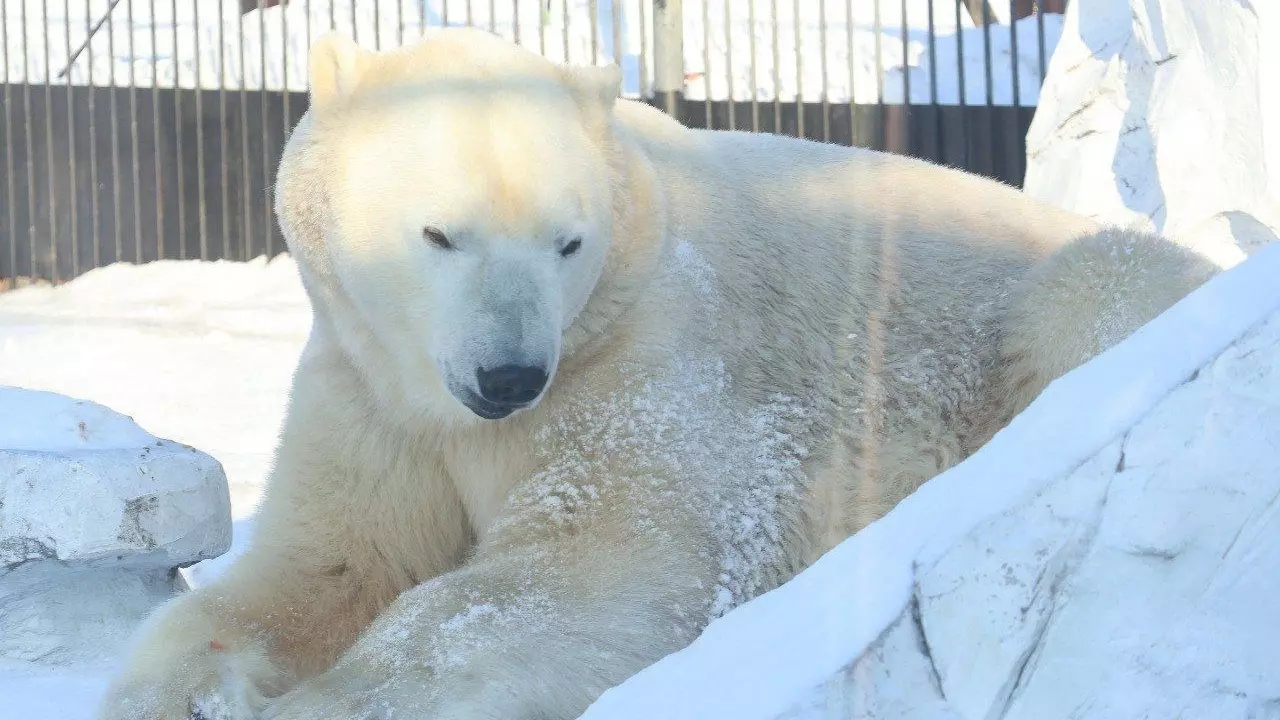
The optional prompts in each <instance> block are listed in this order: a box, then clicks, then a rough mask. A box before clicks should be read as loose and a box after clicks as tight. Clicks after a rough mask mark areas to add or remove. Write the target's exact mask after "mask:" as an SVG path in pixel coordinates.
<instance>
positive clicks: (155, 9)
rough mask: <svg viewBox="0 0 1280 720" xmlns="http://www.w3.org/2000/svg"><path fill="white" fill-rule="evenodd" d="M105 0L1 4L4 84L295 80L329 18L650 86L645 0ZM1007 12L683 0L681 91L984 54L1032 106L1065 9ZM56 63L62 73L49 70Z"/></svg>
mask: <svg viewBox="0 0 1280 720" xmlns="http://www.w3.org/2000/svg"><path fill="white" fill-rule="evenodd" d="M110 1H111V0H82V1H80V2H74V3H58V2H53V3H49V2H46V1H45V0H4V10H5V12H6V24H5V30H6V33H5V41H6V42H5V44H4V46H3V50H4V51H5V56H4V57H5V60H6V65H7V69H8V76H7V77H8V80H9V82H23V81H26V82H33V83H41V82H44V81H45V79H46V78H48V77H50V71H52V75H53V76H54V78H55V79H54V83H55V85H61V84H62V83H63V82H68V81H69V82H70V83H72V84H76V85H84V84H93V85H122V86H123V85H129V84H130V83H132V84H135V85H138V86H139V87H144V88H149V87H152V86H153V85H158V86H159V87H175V86H176V87H187V88H194V87H203V88H230V89H239V88H247V89H251V90H257V89H264V88H265V89H270V90H280V89H284V88H288V89H290V90H294V91H303V90H305V89H306V76H307V67H306V66H307V48H308V47H309V46H310V43H311V40H312V39H313V38H314V37H316V36H318V35H319V34H321V33H323V32H326V31H327V30H329V29H330V28H337V29H338V30H341V31H343V32H345V33H348V34H350V35H352V36H353V37H355V38H356V39H357V41H358V42H360V43H361V44H362V45H365V46H367V47H370V48H383V49H386V48H391V47H396V46H398V45H401V44H403V43H405V42H406V41H412V40H413V39H414V38H416V37H417V36H419V35H420V34H421V33H422V31H423V29H424V28H427V27H438V26H440V25H443V24H446V23H447V24H450V25H461V24H474V25H477V26H479V27H484V28H489V29H492V30H493V31H495V32H498V33H500V34H502V35H503V36H505V37H508V38H510V39H512V40H516V41H518V42H520V43H521V44H523V45H525V46H526V47H529V48H530V49H533V50H536V51H538V52H540V53H542V54H544V55H546V56H548V57H550V58H551V59H553V60H555V61H557V62H564V61H571V62H576V63H609V62H616V63H618V64H619V65H620V66H621V67H622V69H623V75H624V94H625V95H628V96H635V95H638V94H640V92H641V88H642V87H644V88H646V89H648V88H649V86H650V84H651V81H652V78H653V76H654V53H653V47H654V41H653V17H652V11H651V3H650V2H649V0H631V1H629V2H616V3H615V2H612V1H611V0H568V1H567V2H563V3H562V2H554V3H550V10H549V11H547V12H544V9H543V8H542V7H540V6H542V5H543V3H541V2H519V3H511V2H501V3H493V2H484V1H483V0H471V2H467V1H466V0H410V1H408V2H406V0H373V1H366V0H361V1H360V2H358V3H356V2H353V0H291V1H290V2H289V4H288V5H287V6H285V7H280V6H276V7H272V8H268V9H266V10H262V11H253V12H250V13H248V14H246V15H243V16H241V14H240V10H239V5H240V4H239V2H235V1H232V0H218V1H217V2H213V1H211V0H206V1H202V2H194V3H193V2H183V3H166V2H160V3H157V2H155V0H125V1H124V2H120V3H119V4H118V5H117V6H115V10H114V11H111V12H110V13H108V7H109V5H110ZM999 4H1000V3H996V5H999ZM775 9H776V11H777V19H776V22H775V20H774V16H773V12H774V10H775ZM593 10H594V15H593ZM931 12H932V15H931ZM1007 15H1008V13H1007V8H1005V11H1004V12H1003V13H997V15H996V18H997V19H1000V22H1001V23H1003V24H1002V25H993V26H991V28H990V30H989V32H987V33H984V32H983V30H982V29H981V28H975V27H974V24H973V21H972V20H971V19H970V17H969V14H968V11H967V10H961V11H960V12H957V5H956V3H955V1H954V0H951V1H948V0H907V1H906V2H902V1H900V0H852V1H851V2H849V3H845V2H823V3H817V2H811V1H810V0H781V1H780V2H779V1H777V0H702V1H699V0H688V1H687V2H685V3H684V17H683V23H682V27H683V32H684V50H683V52H684V64H685V70H686V73H687V74H688V76H689V79H690V82H689V85H688V87H687V88H686V93H687V96H688V97H690V98H692V99H702V98H704V97H706V93H707V88H708V85H710V91H711V95H712V98H713V99H717V100H719V99H725V98H728V97H733V98H735V99H737V100H742V101H746V100H750V99H752V98H753V97H754V98H756V99H758V100H765V101H771V100H773V99H774V98H778V99H780V100H783V101H788V102H789V101H794V100H795V99H796V98H797V97H802V98H804V99H805V100H806V101H809V102H818V101H820V100H822V99H823V98H824V97H825V98H826V99H828V100H829V101H831V102H837V103H843V102H848V101H849V99H850V98H851V97H852V98H855V99H856V101H857V102H859V103H874V102H876V101H877V99H879V98H883V99H884V100H885V101H886V102H901V101H902V98H903V97H904V92H903V72H904V69H905V71H906V72H907V73H909V75H910V77H909V78H908V81H909V83H910V85H911V101H912V102H914V103H928V102H931V100H932V96H933V91H932V90H931V88H930V78H931V76H932V75H936V77H937V83H938V85H937V91H936V92H937V102H939V103H942V104H948V105H953V104H956V103H958V102H959V100H960V91H959V88H960V86H961V83H960V81H959V78H960V67H961V65H962V64H963V68H964V83H963V85H964V87H965V98H964V99H965V101H966V102H967V103H969V104H978V105H980V104H984V103H985V102H986V98H987V94H988V83H987V74H986V70H985V65H984V63H985V59H986V57H988V56H989V57H990V58H991V63H992V79H991V83H990V89H991V94H992V96H993V97H992V101H993V103H994V104H996V105H1010V104H1013V102H1014V91H1013V87H1014V84H1015V77H1016V78H1017V79H1016V83H1017V85H1018V93H1017V94H1018V98H1017V101H1018V103H1019V104H1021V105H1027V106H1030V105H1035V103H1036V98H1037V96H1038V94H1039V88H1040V78H1041V77H1042V76H1043V75H1044V64H1045V62H1046V61H1047V59H1048V58H1049V57H1050V56H1051V55H1052V54H1053V50H1054V47H1055V46H1056V44H1057V42H1058V37H1059V36H1060V34H1061V31H1062V16H1061V15H1046V16H1045V17H1044V26H1043V32H1041V29H1040V27H1039V26H1038V25H1037V23H1036V20H1035V18H1029V19H1024V20H1022V21H1020V22H1019V23H1017V29H1016V39H1015V38H1014V37H1013V34H1014V31H1013V30H1012V29H1011V27H1010V26H1009V24H1008V17H1007ZM103 17H105V18H106V23H105V24H104V25H103V26H102V28H101V29H100V30H99V31H98V32H97V33H96V34H95V35H94V36H93V40H92V42H91V43H90V47H89V49H88V50H87V51H85V52H84V53H83V54H82V55H81V56H80V57H79V59H78V60H77V61H76V62H75V63H73V64H71V65H70V66H69V68H68V66H67V60H68V58H69V57H70V54H71V51H73V50H74V49H75V48H77V47H79V46H80V45H81V43H83V42H84V40H85V38H86V37H88V31H89V28H90V27H91V26H92V25H93V24H94V23H96V22H97V21H98V20H99V19H100V18H103ZM593 20H594V30H593ZM930 20H932V25H933V33H934V35H935V38H936V41H935V44H934V47H933V54H932V56H931V55H930V48H929V31H930ZM957 30H958V31H959V33H957ZM615 32H616V40H615ZM904 36H905V38H906V41H907V42H906V45H905V47H904V44H903V38H904ZM1015 44H1016V47H1017V52H1016V53H1014V52H1013V50H1014V46H1015ZM1042 45H1043V48H1044V52H1043V55H1042V54H1041V46H1042ZM1015 57H1016V61H1015ZM931 63H932V64H931ZM64 69H67V73H66V80H62V79H58V75H59V73H61V72H62V71H63V70H64Z"/></svg>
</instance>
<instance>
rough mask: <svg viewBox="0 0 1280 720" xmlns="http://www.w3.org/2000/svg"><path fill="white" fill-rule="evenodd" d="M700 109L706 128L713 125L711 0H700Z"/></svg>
mask: <svg viewBox="0 0 1280 720" xmlns="http://www.w3.org/2000/svg"><path fill="white" fill-rule="evenodd" d="M702 109H703V111H704V113H705V115H706V125H705V127H706V128H707V129H711V128H712V127H714V126H715V120H714V117H713V116H712V113H711V0H702Z"/></svg>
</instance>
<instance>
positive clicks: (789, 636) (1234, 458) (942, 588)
mask: <svg viewBox="0 0 1280 720" xmlns="http://www.w3.org/2000/svg"><path fill="white" fill-rule="evenodd" d="M1276 277H1280V246H1275V245H1272V246H1270V247H1266V248H1264V249H1262V250H1260V251H1259V252H1257V253H1256V254H1254V255H1253V256H1252V257H1250V258H1248V259H1246V260H1245V261H1243V262H1242V263H1240V264H1239V265H1237V266H1236V267H1234V268H1232V269H1230V270H1228V271H1226V272H1224V273H1223V274H1222V275H1220V276H1218V277H1216V278H1214V279H1213V280H1211V281H1210V282H1209V283H1207V284H1206V285H1205V286H1204V287H1202V288H1200V289H1199V290H1197V291H1196V292H1194V293H1192V295H1191V296H1189V297H1188V298H1186V299H1184V300H1183V301H1182V302H1180V303H1178V305H1176V306H1175V307H1173V308H1172V309H1170V310H1169V311H1168V312H1166V313H1164V314H1163V315H1161V316H1160V317H1158V318H1156V319H1155V320H1153V321H1152V322H1151V323H1149V324H1148V325H1147V326H1145V327H1144V328H1142V329H1140V330H1139V331H1138V332H1136V333H1135V334H1134V335H1133V336H1132V337H1130V338H1129V339H1127V340H1126V341H1124V342H1123V343H1120V344H1119V345H1117V346H1116V347H1114V348H1112V349H1111V350H1109V351H1107V352H1106V353H1103V354H1102V355H1100V356H1099V357H1097V358H1095V359H1094V360H1092V361H1090V362H1089V363H1086V364H1085V365H1083V366H1081V367H1080V368H1077V369H1076V370H1074V371H1072V372H1071V373H1068V374H1067V375H1066V376H1064V377H1062V378H1060V379H1059V380H1057V381H1055V382H1054V383H1052V384H1051V385H1050V386H1049V387H1048V388H1047V389H1046V390H1045V391H1044V392H1043V393H1042V394H1041V396H1040V397H1039V398H1038V399H1037V400H1036V401H1035V402H1034V403H1033V404H1032V405H1031V406H1030V407H1028V408H1027V410H1025V411H1024V412H1023V413H1021V414H1020V415H1019V416H1018V417H1017V418H1015V419H1014V420H1013V422H1012V423H1011V424H1010V425H1009V426H1008V427H1007V428H1006V429H1005V430H1003V431H1001V432H1000V433H999V434H997V435H996V437H995V438H993V439H992V441H991V442H990V443H988V444H987V445H986V446H985V447H984V448H982V449H981V450H979V451H978V452H977V453H975V454H974V455H973V456H972V457H970V458H969V459H968V460H966V461H965V462H963V463H961V464H960V465H957V466H956V467H954V468H952V469H951V470H949V471H948V472H946V473H943V474H942V475H940V476H938V477H937V478H934V479H933V480H931V481H930V482H928V483H926V484H925V485H924V486H923V487H922V488H921V489H920V490H919V491H917V492H916V493H914V494H913V495H912V496H910V497H908V498H907V499H905V500H904V501H903V502H902V503H901V504H900V505H899V506H898V507H897V508H895V509H894V510H893V511H892V512H890V513H889V514H888V515H887V516H886V517H884V518H883V519H881V520H880V521H879V522H876V523H874V524H872V525H871V526H869V527H868V528H866V529H865V530H863V531H862V532H860V533H858V534H857V535H855V536H854V537H852V538H850V539H849V540H848V541H846V542H845V543H843V544H841V545H840V546H838V547H837V548H835V549H834V550H833V551H832V552H830V553H828V554H827V555H826V556H824V557H823V558H821V559H820V560H819V561H818V562H817V563H815V564H814V566H813V567H811V568H809V569H808V570H806V571H805V572H803V573H801V574H800V575H799V576H797V577H796V578H795V579H793V580H792V581H791V582H789V583H787V584H785V585H783V586H782V587H780V588H778V589H777V590H775V591H773V592H771V593H768V594H766V595H763V596H761V597H759V598H756V599H755V600H754V601H752V602H750V603H747V604H745V605H743V606H741V607H739V608H737V609H735V610H734V611H732V612H730V613H728V614H727V615H725V616H724V617H722V618H721V619H719V620H717V621H716V622H715V623H713V624H712V625H711V626H710V627H708V628H707V630H706V631H705V632H704V633H703V635H702V636H701V637H700V638H699V639H698V640H697V641H695V642H694V643H693V644H692V645H691V646H690V647H688V648H686V649H685V650H683V651H681V652H678V653H675V654H673V655H671V656H669V657H667V658H665V659H663V660H662V661H660V662H658V663H656V664H655V665H653V666H651V667H649V668H647V669H646V670H644V671H642V672H641V673H639V674H637V675H636V676H635V677H633V678H631V679H630V680H628V681H627V682H625V683H623V684H622V685H620V686H619V687H617V688H614V689H612V690H610V691H608V692H606V693H605V694H604V695H603V696H601V698H600V699H599V700H598V701H597V702H596V703H595V704H594V705H593V706H592V707H591V708H590V709H589V710H588V711H587V713H586V714H585V715H584V716H583V720H624V719H625V720H630V719H631V718H636V719H637V720H639V719H640V718H653V717H661V718H664V719H667V720H683V719H685V718H688V719H689V720H693V719H695V718H696V719H697V720H721V719H726V720H727V719H728V718H733V720H784V719H785V720H819V719H821V720H826V719H828V718H831V719H835V718H840V719H841V720H848V719H849V718H860V719H862V718H865V719H870V718H878V719H881V720H886V719H890V718H892V719H895V720H908V719H916V718H919V719H920V720H924V719H926V718H928V719H930V720H933V719H941V720H995V719H997V718H999V719H1002V720H1003V719H1012V718H1017V719H1027V720H1031V719H1038V718H1057V717H1078V718H1107V719H1108V720H1113V719H1114V720H1130V719H1133V720H1137V719H1138V718H1150V717H1213V718H1215V719H1218V720H1231V719H1232V718H1239V719H1240V720H1245V719H1251V718H1264V717H1268V718H1269V717H1275V716H1276V715H1275V713H1276V712H1277V710H1278V709H1280V700H1278V699H1280V664H1277V663H1276V662H1275V655H1274V653H1275V648H1276V647H1280V622H1277V621H1276V617H1277V616H1276V607H1277V606H1276V600H1275V598H1276V597H1277V595H1278V594H1280V285H1278V284H1277V283H1276V282H1275V278H1276Z"/></svg>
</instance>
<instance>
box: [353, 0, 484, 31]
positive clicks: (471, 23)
mask: <svg viewBox="0 0 1280 720" xmlns="http://www.w3.org/2000/svg"><path fill="white" fill-rule="evenodd" d="M351 8H352V9H353V10H354V9H355V2H354V0H353V1H352V3H351ZM475 26H476V16H475V9H474V8H472V7H471V0H467V27H475Z"/></svg>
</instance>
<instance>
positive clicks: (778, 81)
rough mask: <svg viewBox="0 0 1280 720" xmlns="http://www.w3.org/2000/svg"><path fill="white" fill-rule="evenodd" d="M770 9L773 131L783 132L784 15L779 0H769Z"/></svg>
mask: <svg viewBox="0 0 1280 720" xmlns="http://www.w3.org/2000/svg"><path fill="white" fill-rule="evenodd" d="M769 10H770V13H771V16H772V18H773V31H772V39H773V131H774V132H775V133H781V132H782V47H781V44H782V43H781V40H780V39H779V37H778V32H779V30H778V24H779V23H780V22H781V20H782V17H781V16H780V15H778V0H769Z"/></svg>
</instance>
